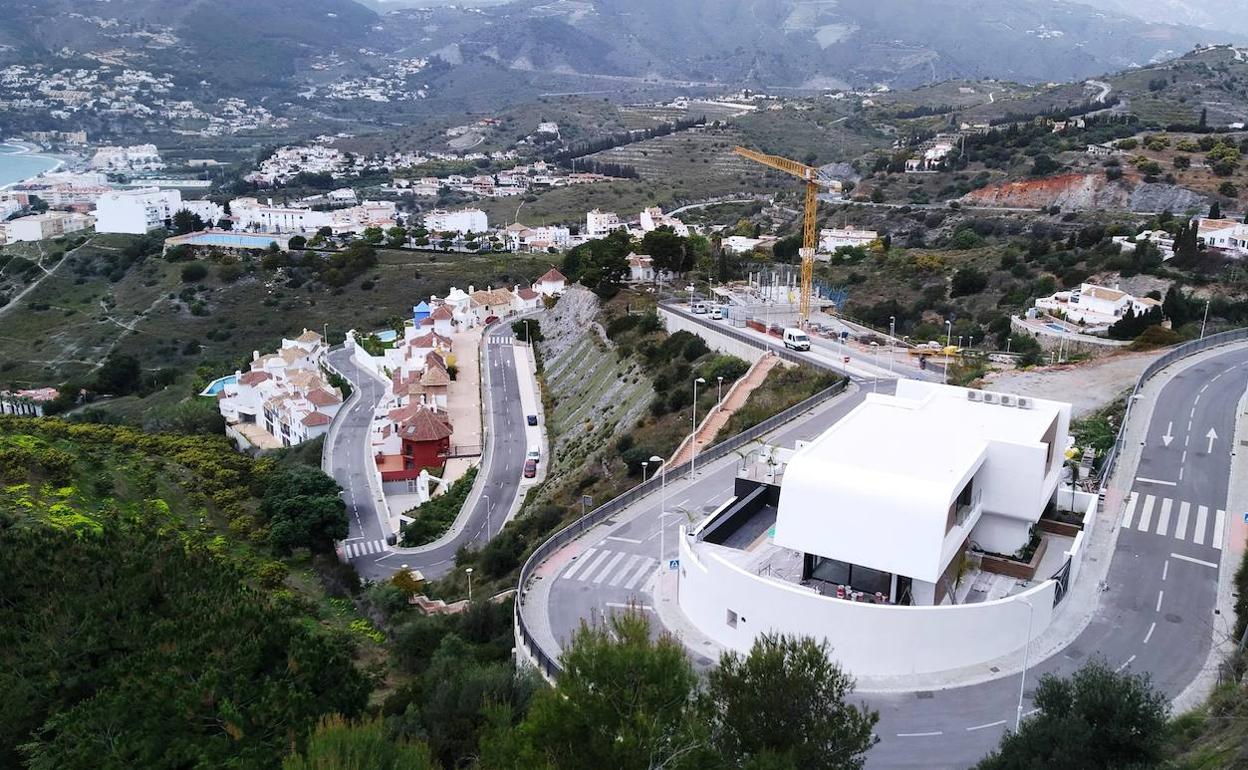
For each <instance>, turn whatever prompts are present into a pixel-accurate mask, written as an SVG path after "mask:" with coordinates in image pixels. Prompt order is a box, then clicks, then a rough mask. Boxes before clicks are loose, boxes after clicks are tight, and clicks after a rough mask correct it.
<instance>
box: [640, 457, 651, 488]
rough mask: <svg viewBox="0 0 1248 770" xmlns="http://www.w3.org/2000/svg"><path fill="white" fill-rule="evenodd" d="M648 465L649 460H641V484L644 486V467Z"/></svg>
mask: <svg viewBox="0 0 1248 770" xmlns="http://www.w3.org/2000/svg"><path fill="white" fill-rule="evenodd" d="M648 465H650V461H649V460H642V461H641V483H642V484H645V483H646V466H648Z"/></svg>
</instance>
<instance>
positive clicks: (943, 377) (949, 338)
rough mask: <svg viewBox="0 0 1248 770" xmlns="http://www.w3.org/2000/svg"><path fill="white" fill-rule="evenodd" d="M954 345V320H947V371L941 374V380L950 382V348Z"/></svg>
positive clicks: (945, 382)
mask: <svg viewBox="0 0 1248 770" xmlns="http://www.w3.org/2000/svg"><path fill="white" fill-rule="evenodd" d="M952 345H953V321H945V367H944V369H945V371H944V372H943V373H942V374H941V381H942V382H943V383H944V384H945V385H948V384H949V348H950V347H952Z"/></svg>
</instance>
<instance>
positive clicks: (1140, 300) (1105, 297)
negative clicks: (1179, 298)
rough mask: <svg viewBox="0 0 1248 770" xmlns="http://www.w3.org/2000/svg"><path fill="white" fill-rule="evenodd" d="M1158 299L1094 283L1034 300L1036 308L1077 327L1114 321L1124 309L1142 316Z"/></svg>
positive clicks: (1100, 324)
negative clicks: (1134, 295)
mask: <svg viewBox="0 0 1248 770" xmlns="http://www.w3.org/2000/svg"><path fill="white" fill-rule="evenodd" d="M1160 306H1161V302H1159V301H1157V300H1155V299H1153V298H1152V297H1133V296H1131V295H1130V294H1127V293H1126V292H1125V291H1121V290H1119V289H1109V288H1106V287H1104V286H1097V285H1096V284H1094V283H1085V284H1081V285H1080V286H1079V288H1078V289H1072V290H1070V291H1059V292H1057V293H1056V294H1054V295H1053V296H1051V297H1041V298H1040V299H1038V300H1036V309H1037V310H1043V311H1045V312H1048V313H1052V314H1054V315H1057V316H1059V317H1060V318H1063V319H1065V320H1067V321H1069V322H1071V323H1075V324H1079V325H1081V326H1086V327H1092V328H1093V329H1095V328H1100V327H1106V326H1110V325H1112V324H1114V323H1117V321H1118V319H1120V318H1122V317H1123V316H1124V315H1126V314H1127V309H1128V308H1130V309H1132V310H1134V311H1135V314H1136V315H1142V314H1144V313H1147V312H1148V311H1149V310H1152V309H1153V308H1155V307H1160Z"/></svg>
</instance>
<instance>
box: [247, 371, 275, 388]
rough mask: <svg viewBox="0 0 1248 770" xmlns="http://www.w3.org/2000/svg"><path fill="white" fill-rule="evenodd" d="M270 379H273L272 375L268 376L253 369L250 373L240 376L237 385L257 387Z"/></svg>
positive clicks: (266, 373)
mask: <svg viewBox="0 0 1248 770" xmlns="http://www.w3.org/2000/svg"><path fill="white" fill-rule="evenodd" d="M271 379H273V375H271V374H269V373H268V372H263V371H258V370H254V369H253V370H252V371H250V372H247V373H246V374H243V375H241V376H240V377H239V378H238V384H239V385H247V386H254V385H259V384H260V383H262V382H264V381H265V380H271Z"/></svg>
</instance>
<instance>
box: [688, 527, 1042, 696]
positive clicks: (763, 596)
mask: <svg viewBox="0 0 1248 770" xmlns="http://www.w3.org/2000/svg"><path fill="white" fill-rule="evenodd" d="M689 543H690V541H689V538H688V537H687V536H686V535H685V532H684V529H683V528H682V531H681V537H680V588H679V597H680V608H681V610H682V611H683V612H684V613H685V615H686V617H688V618H689V620H690V621H692V622H693V623H694V625H696V626H697V627H698V629H699V630H700V631H701V632H702V633H703V634H706V635H707V636H709V637H710V638H711V639H713V640H714V641H715V642H717V643H719V644H721V645H723V646H724V647H727V648H730V649H733V650H737V651H739V652H743V653H744V652H748V651H749V648H750V646H751V645H752V644H753V642H754V638H755V636H757V635H758V634H761V633H764V632H768V631H780V632H785V633H789V634H799V635H805V636H812V637H815V638H817V639H826V640H827V641H828V642H829V643H830V644H831V646H832V650H833V651H832V657H833V658H835V659H836V660H838V661H839V662H840V663H841V664H842V665H843V666H844V667H845V669H846V670H847V671H849V672H850V673H853V674H856V675H860V676H897V675H906V674H919V673H930V672H936V671H944V670H948V669H952V668H959V667H962V666H969V665H975V664H979V663H984V662H986V661H990V660H993V659H995V658H998V657H1001V656H1003V655H1007V654H1010V653H1013V652H1016V651H1021V648H1022V646H1023V645H1024V644H1025V643H1026V641H1027V632H1028V615H1029V614H1031V635H1032V638H1033V639H1034V638H1036V637H1037V636H1039V635H1040V634H1041V633H1042V632H1043V631H1044V630H1045V629H1046V628H1047V627H1048V625H1049V623H1050V622H1051V621H1052V619H1053V595H1054V591H1055V590H1056V586H1057V584H1056V583H1054V582H1053V581H1051V580H1046V581H1045V582H1044V583H1041V584H1040V585H1038V586H1036V587H1035V588H1032V589H1030V590H1029V591H1026V592H1024V593H1022V594H1018V595H1016V596H1012V597H1009V598H1006V599H1001V600H998V601H993V602H982V603H977V604H960V605H945V606H939V607H896V606H891V605H879V604H865V603H859V602H847V601H844V600H842V599H834V598H829V597H825V596H820V595H819V594H817V593H815V592H813V591H809V590H807V589H805V588H803V587H801V586H798V585H795V584H793V583H786V582H783V581H779V580H773V579H770V578H766V577H762V576H759V575H755V574H752V573H750V572H747V571H745V570H743V569H741V568H740V567H737V566H735V565H733V564H732V563H730V562H729V561H727V560H726V559H724V558H723V557H722V556H720V555H718V554H717V553H716V549H717V548H718V546H714V545H711V544H708V543H700V544H698V550H699V553H700V554H701V555H702V556H703V557H704V558H698V557H697V556H695V555H694V553H693V550H692V549H691V548H690V544H689ZM1027 602H1030V604H1031V609H1030V610H1029V608H1028V604H1027ZM729 610H733V611H734V612H736V613H737V627H736V628H735V629H734V628H731V627H729V625H728V623H727V618H728V611H729Z"/></svg>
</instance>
